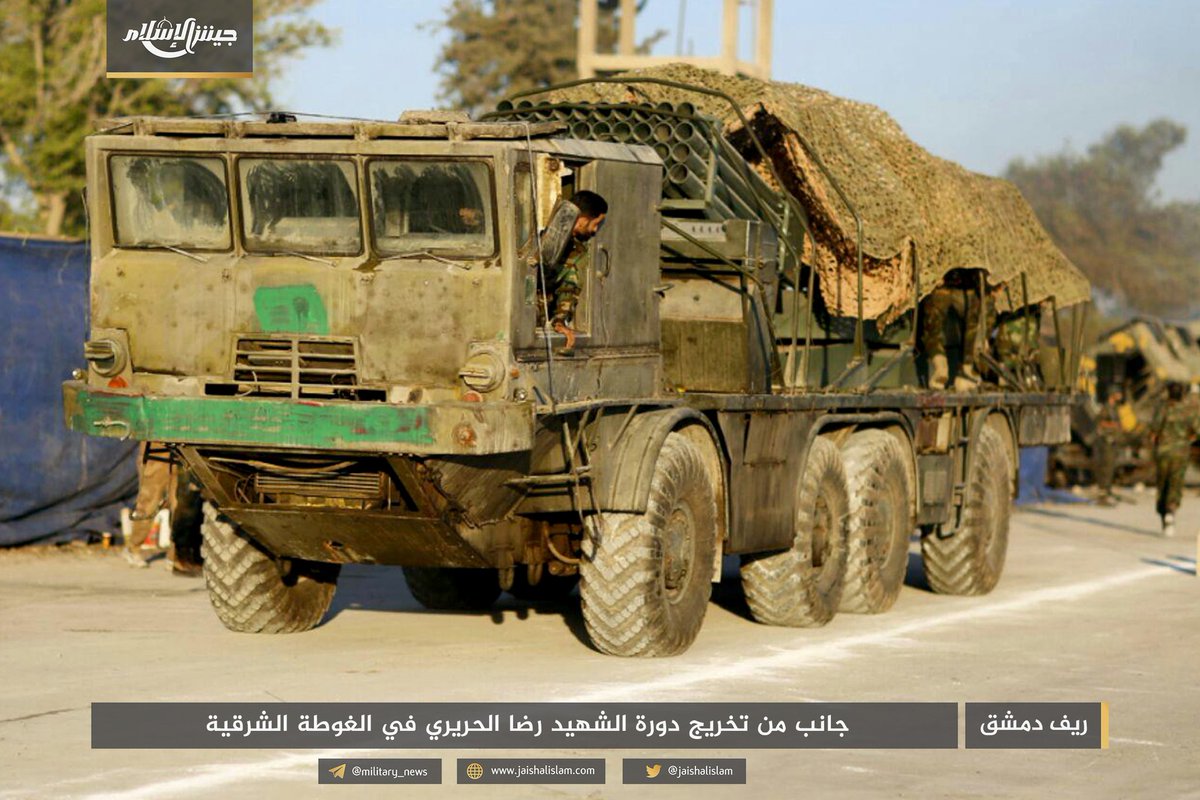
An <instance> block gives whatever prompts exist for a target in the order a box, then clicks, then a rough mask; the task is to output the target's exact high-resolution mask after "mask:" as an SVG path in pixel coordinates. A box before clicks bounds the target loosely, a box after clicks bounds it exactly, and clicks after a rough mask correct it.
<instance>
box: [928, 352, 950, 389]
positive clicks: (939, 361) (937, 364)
mask: <svg viewBox="0 0 1200 800" xmlns="http://www.w3.org/2000/svg"><path fill="white" fill-rule="evenodd" d="M948 380H950V360H949V359H948V358H946V357H945V356H941V355H939V356H934V357H933V358H931V359H929V388H930V389H945V388H946V382H947V381H948Z"/></svg>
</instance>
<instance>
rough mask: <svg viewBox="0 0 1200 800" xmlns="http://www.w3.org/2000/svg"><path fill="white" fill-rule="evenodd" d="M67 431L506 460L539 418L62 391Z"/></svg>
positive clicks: (76, 387)
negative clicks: (495, 456)
mask: <svg viewBox="0 0 1200 800" xmlns="http://www.w3.org/2000/svg"><path fill="white" fill-rule="evenodd" d="M63 412H64V415H65V418H66V423H67V427H68V428H70V429H71V430H74V431H79V432H80V433H85V434H89V435H91V436H106V437H110V438H117V439H130V438H132V439H139V440H143V441H151V442H168V443H173V444H224V445H247V446H253V447H281V448H296V449H301V448H303V449H317V450H351V451H362V452H371V453H415V454H462V455H468V454H476V455H486V454H489V453H508V452H514V451H519V450H528V449H530V448H531V447H532V446H533V410H532V407H531V406H529V405H518V404H510V403H504V404H500V403H496V404H484V403H439V404H437V405H424V406H407V405H406V406H398V405H389V404H386V403H348V402H340V403H331V402H315V401H309V400H274V399H263V398H257V397H253V398H251V397H242V398H231V397H165V396H148V395H137V394H122V393H117V392H105V391H98V390H96V389H92V388H89V387H88V386H87V385H86V384H85V383H83V382H81V381H68V382H66V383H64V384H63Z"/></svg>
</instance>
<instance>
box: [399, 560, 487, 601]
mask: <svg viewBox="0 0 1200 800" xmlns="http://www.w3.org/2000/svg"><path fill="white" fill-rule="evenodd" d="M404 580H406V581H408V590H409V591H410V592H412V596H413V597H415V598H416V599H417V602H418V603H420V604H421V605H423V606H425V607H426V608H428V609H431V610H433V611H483V610H484V609H485V608H491V605H492V603H494V602H496V598H497V597H499V596H500V578H499V576H498V575H497V574H496V570H494V569H455V568H453V567H404Z"/></svg>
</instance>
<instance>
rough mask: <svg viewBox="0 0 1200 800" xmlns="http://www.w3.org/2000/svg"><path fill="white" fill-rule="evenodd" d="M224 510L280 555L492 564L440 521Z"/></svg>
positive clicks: (377, 561) (367, 513)
mask: <svg viewBox="0 0 1200 800" xmlns="http://www.w3.org/2000/svg"><path fill="white" fill-rule="evenodd" d="M221 511H222V513H224V514H225V515H226V516H228V517H229V518H230V519H232V520H233V521H234V522H236V523H237V524H238V525H240V526H242V527H243V528H245V530H246V531H247V532H248V533H249V534H250V535H251V536H252V537H253V538H254V539H255V541H257V542H259V543H260V544H261V545H262V546H263V547H265V548H266V549H267V550H268V551H269V552H271V553H273V554H274V555H277V556H281V557H287V558H303V559H307V560H311V561H326V562H334V563H338V562H342V563H363V564H403V565H407V566H444V567H486V566H489V561H488V559H487V558H486V557H485V556H484V555H483V554H482V553H480V552H479V551H478V550H476V549H475V548H473V547H472V546H471V545H470V544H468V543H467V542H466V541H465V540H464V539H463V538H462V537H461V536H459V534H458V533H457V532H456V531H455V530H454V529H453V528H451V527H449V526H447V525H446V524H444V523H443V522H441V521H439V520H436V519H431V518H425V517H406V516H400V515H395V514H386V513H383V512H374V511H349V510H337V509H310V508H303V509H288V508H267V507H258V508H247V507H241V506H230V507H226V508H222V509H221Z"/></svg>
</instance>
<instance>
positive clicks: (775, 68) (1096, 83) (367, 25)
mask: <svg viewBox="0 0 1200 800" xmlns="http://www.w3.org/2000/svg"><path fill="white" fill-rule="evenodd" d="M562 2H573V0H562ZM645 2H646V5H645V8H644V10H643V12H642V14H641V15H640V16H639V17H638V36H639V38H641V37H643V36H645V35H648V34H650V33H652V32H653V31H655V30H664V31H666V33H667V35H666V36H664V37H663V39H662V40H661V41H660V43H659V44H658V46H657V47H656V50H655V52H657V53H660V54H673V53H675V52H676V45H677V42H678V41H679V37H678V29H679V24H678V23H679V17H680V7H681V2H682V3H683V4H684V7H685V9H686V14H685V23H684V26H683V37H682V40H683V42H684V52H688V51H689V50H690V51H691V52H693V53H694V54H696V55H716V54H717V52H718V50H719V47H720V9H721V0H645ZM445 5H446V3H445V2H444V1H443V0H324V2H323V3H322V4H320V5H318V6H316V7H315V8H314V9H313V12H312V16H314V17H316V18H317V19H319V20H321V21H322V22H324V23H325V24H327V25H329V26H331V27H333V28H337V29H339V30H340V39H339V42H338V44H336V45H334V46H333V47H330V48H325V49H320V50H313V51H310V52H309V53H308V54H307V55H305V56H304V57H303V58H302V59H300V60H297V61H295V62H293V63H292V65H291V67H290V69H289V70H288V72H287V74H286V76H285V77H284V78H283V79H281V80H280V81H279V82H278V83H277V84H276V86H275V91H276V97H277V99H278V101H279V105H280V107H284V108H287V109H288V110H295V111H304V112H309V113H320V114H335V115H345V116H354V117H371V118H379V119H394V118H396V117H397V116H398V115H399V114H400V112H401V111H402V110H404V109H408V108H417V109H421V108H435V107H438V106H439V105H440V103H439V102H438V100H437V92H438V76H437V74H436V73H435V72H434V71H433V67H434V62H435V60H436V59H437V54H438V51H439V48H440V46H441V43H442V42H443V41H444V40H445V33H444V31H443V30H440V29H439V27H438V25H437V23H438V21H439V20H440V19H441V18H442V17H443V15H444V7H445ZM745 5H746V7H745V8H744V9H743V14H742V33H743V36H742V39H743V49H742V56H743V57H744V58H748V57H749V55H750V41H751V35H752V19H753V17H752V13H751V9H750V8H749V2H746V4H745ZM771 66H772V77H773V78H774V79H775V80H781V81H790V82H796V83H803V84H807V85H810V86H815V87H818V88H821V89H825V90H827V91H829V92H832V93H834V94H836V95H841V96H843V97H848V98H852V99H854V100H861V101H865V102H868V103H872V104H874V105H877V106H879V107H880V108H883V109H884V110H885V111H887V112H888V113H890V114H891V115H892V116H893V117H894V118H895V119H896V120H897V121H898V122H899V123H900V125H901V126H902V127H903V128H904V130H905V132H906V133H907V134H908V135H909V136H910V137H911V138H912V139H913V140H914V141H916V142H917V143H918V144H920V145H922V146H923V147H925V148H926V149H927V150H929V151H930V152H932V153H934V154H935V155H939V156H942V157H944V158H949V159H951V160H953V161H957V162H959V163H961V164H962V165H964V166H965V167H967V168H968V169H972V170H975V171H978V172H984V173H987V174H992V175H995V174H999V173H1000V172H1002V171H1003V170H1004V167H1005V166H1006V165H1007V164H1008V163H1009V161H1011V160H1012V159H1013V158H1017V157H1023V158H1026V159H1030V158H1035V157H1037V156H1039V155H1052V154H1055V153H1058V152H1060V151H1061V150H1062V149H1063V148H1064V147H1066V148H1070V149H1072V150H1074V151H1076V152H1083V151H1084V150H1086V148H1087V146H1088V145H1090V144H1092V143H1093V142H1095V141H1097V140H1098V139H1100V138H1101V137H1102V136H1104V134H1106V133H1107V132H1109V131H1111V130H1112V129H1113V128H1115V127H1116V126H1117V125H1119V124H1122V123H1129V124H1133V125H1139V126H1140V125H1144V124H1146V123H1147V122H1150V121H1151V120H1154V119H1157V118H1159V117H1167V118H1170V119H1173V120H1175V121H1176V122H1180V123H1182V124H1183V125H1185V126H1186V127H1187V128H1188V131H1189V138H1188V141H1187V142H1186V143H1185V144H1184V146H1183V147H1181V148H1180V149H1178V150H1177V151H1175V152H1174V153H1173V154H1172V155H1171V156H1170V157H1168V159H1167V161H1166V162H1165V164H1164V166H1163V170H1162V173H1161V174H1160V176H1159V184H1158V189H1159V191H1160V192H1161V196H1162V198H1163V199H1164V200H1196V201H1200V0H853V2H828V0H822V1H820V2H817V1H816V0H775V25H774V48H773V59H772V65H771Z"/></svg>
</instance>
